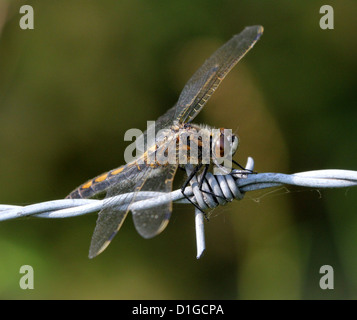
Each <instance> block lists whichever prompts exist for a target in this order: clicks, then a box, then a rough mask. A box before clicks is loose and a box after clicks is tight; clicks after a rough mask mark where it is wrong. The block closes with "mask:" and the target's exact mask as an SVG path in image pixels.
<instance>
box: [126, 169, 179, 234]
mask: <svg viewBox="0 0 357 320" xmlns="http://www.w3.org/2000/svg"><path fill="white" fill-rule="evenodd" d="M176 170H177V165H167V166H164V167H159V168H157V169H154V171H155V172H153V173H154V174H155V176H154V177H153V178H151V177H150V176H148V178H147V179H146V181H145V183H144V185H143V187H142V188H141V191H160V192H167V193H168V192H171V191H172V182H173V179H174V176H175V173H176ZM171 211H172V202H168V203H165V204H163V205H160V206H157V207H155V208H151V209H146V210H136V211H133V212H132V214H133V220H134V225H135V228H136V230H137V231H138V232H139V234H140V235H141V236H142V237H144V238H146V239H148V238H152V237H154V236H156V235H158V234H159V233H160V232H162V231H163V230H164V229H165V228H166V226H167V224H168V222H169V219H170V216H171Z"/></svg>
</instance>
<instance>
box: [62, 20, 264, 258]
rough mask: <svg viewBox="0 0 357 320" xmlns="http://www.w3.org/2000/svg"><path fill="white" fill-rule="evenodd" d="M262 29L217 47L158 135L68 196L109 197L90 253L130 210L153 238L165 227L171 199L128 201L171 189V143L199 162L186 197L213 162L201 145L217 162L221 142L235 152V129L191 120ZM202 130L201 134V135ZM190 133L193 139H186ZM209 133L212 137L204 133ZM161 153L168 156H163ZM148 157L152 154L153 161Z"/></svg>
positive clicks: (102, 247)
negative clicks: (143, 205) (149, 203)
mask: <svg viewBox="0 0 357 320" xmlns="http://www.w3.org/2000/svg"><path fill="white" fill-rule="evenodd" d="M262 34H263V27H262V26H250V27H246V28H245V29H244V30H243V31H242V32H241V33H239V34H237V35H235V36H233V37H232V38H231V39H230V40H229V41H228V42H226V43H225V44H224V45H223V46H222V47H220V48H219V49H217V50H216V51H215V52H214V53H213V54H212V55H211V56H210V58H208V59H207V60H206V61H205V62H204V64H203V65H202V66H201V67H200V68H199V69H198V70H197V71H196V72H195V73H194V74H193V76H192V77H191V78H190V79H189V81H188V82H187V83H186V85H185V86H184V88H183V90H182V92H181V94H180V96H179V98H178V101H177V103H176V104H175V105H174V106H173V107H172V108H171V109H169V110H168V111H167V112H166V113H165V114H164V115H162V116H161V117H159V118H158V119H157V121H156V122H155V133H156V134H157V135H156V136H155V140H154V141H153V142H152V143H151V144H149V143H147V146H146V149H145V150H144V152H142V153H141V155H140V156H139V157H137V158H136V159H134V160H132V161H131V162H129V163H127V164H125V165H123V166H121V167H119V168H116V169H113V170H111V171H108V172H106V173H103V174H101V175H99V176H97V177H95V178H93V179H91V180H89V181H87V182H86V183H84V184H82V185H81V186H79V187H78V188H76V189H75V190H74V191H72V192H71V193H70V194H69V195H68V196H67V198H69V199H78V198H94V197H98V196H100V195H103V194H104V195H105V200H107V203H106V205H105V206H104V207H103V208H102V210H101V211H100V212H99V214H98V218H97V221H96V226H95V229H94V232H93V236H92V240H91V244H90V249H89V257H90V258H93V257H95V256H97V255H98V254H100V253H101V252H103V251H104V250H105V249H106V248H107V246H108V245H109V244H110V242H111V241H112V240H113V238H114V236H115V235H116V234H117V232H118V231H119V229H120V228H121V226H122V224H123V222H124V220H125V218H126V216H127V215H128V212H129V211H132V217H133V221H134V225H135V228H136V230H137V232H138V233H139V234H140V235H141V236H142V237H144V238H152V237H154V236H156V235H158V234H159V233H161V232H162V231H163V230H164V229H165V228H166V226H167V224H168V222H169V219H170V216H171V212H172V202H168V203H165V204H162V205H159V206H157V207H155V208H150V209H140V210H130V204H131V203H133V202H134V201H135V197H136V195H137V194H139V192H141V191H156V192H165V193H169V192H171V191H172V185H173V180H174V177H175V174H176V171H177V169H178V168H179V167H183V166H184V165H182V164H181V163H180V161H179V160H180V159H179V157H177V156H176V155H175V156H174V158H173V161H167V157H164V156H163V155H165V156H167V150H168V148H169V147H171V146H173V149H174V150H175V151H179V149H180V148H185V149H186V150H188V156H187V157H186V160H194V161H192V162H194V163H196V165H195V167H194V168H195V169H194V170H193V171H192V172H191V174H190V175H189V176H188V177H187V180H186V182H185V183H184V184H183V186H182V188H181V191H182V193H183V195H184V196H185V197H186V198H188V199H189V197H187V196H186V194H185V189H186V187H187V186H188V184H189V182H190V180H191V179H192V177H193V176H194V175H195V174H197V172H199V171H200V170H202V168H204V169H203V170H204V172H207V170H208V167H209V163H208V164H207V163H205V164H203V161H202V158H203V154H202V150H203V147H205V150H206V149H208V150H209V152H208V157H209V160H210V162H211V163H213V164H217V165H219V164H218V162H217V158H218V157H220V156H223V155H222V150H223V146H224V147H226V146H228V150H229V153H230V155H234V154H235V152H236V150H237V148H238V137H237V136H236V135H234V134H232V133H228V134H227V133H226V131H225V130H224V129H219V134H218V137H217V138H216V139H213V138H212V133H211V132H212V131H211V130H210V128H209V127H208V126H202V125H196V124H193V123H192V120H193V119H194V118H195V117H196V116H197V115H198V113H199V112H200V111H201V110H202V108H203V107H204V106H205V105H206V103H207V101H208V100H209V98H210V97H211V96H212V94H213V93H214V92H215V91H216V89H217V88H218V86H219V85H220V83H221V82H222V80H223V79H224V78H225V76H226V75H227V74H228V73H229V71H230V70H231V69H232V68H233V67H234V66H235V65H236V64H237V63H238V61H239V60H240V59H242V58H243V56H244V55H245V54H246V53H247V52H248V51H249V50H250V49H251V48H252V47H253V46H254V45H255V43H256V42H257V41H258V40H259V38H260V37H261V35H262ZM148 131H149V130H148ZM199 132H200V135H198V133H199ZM202 132H203V134H202ZM184 137H185V139H184ZM187 137H189V139H186V138H187ZM192 137H193V138H192ZM202 137H203V138H202ZM205 137H207V138H208V139H204V138H205ZM146 138H147V132H145V133H144V134H143V139H144V140H145V139H146ZM145 141H146V140H145ZM182 141H184V142H182ZM194 146H195V147H196V148H197V149H196V150H198V152H196V153H195V155H190V150H191V149H193V147H194ZM224 152H226V151H224ZM160 155H161V156H162V158H163V159H166V160H162V161H159V160H158V159H159V158H160ZM149 159H154V160H153V161H149ZM129 194H131V198H130V201H124V200H123V201H122V202H123V203H126V204H125V205H124V206H123V205H121V203H117V202H115V201H112V200H111V199H113V197H114V196H117V195H128V196H129ZM190 201H191V200H190ZM191 202H192V201H191ZM192 203H193V202H192ZM193 204H194V203H193ZM194 205H195V206H197V205H196V204H194Z"/></svg>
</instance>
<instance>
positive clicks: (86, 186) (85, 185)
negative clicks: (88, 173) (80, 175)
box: [81, 180, 92, 189]
mask: <svg viewBox="0 0 357 320" xmlns="http://www.w3.org/2000/svg"><path fill="white" fill-rule="evenodd" d="M91 185H92V180H90V181H88V182H86V183H85V184H83V185H82V186H81V188H82V189H88V188H90V187H91Z"/></svg>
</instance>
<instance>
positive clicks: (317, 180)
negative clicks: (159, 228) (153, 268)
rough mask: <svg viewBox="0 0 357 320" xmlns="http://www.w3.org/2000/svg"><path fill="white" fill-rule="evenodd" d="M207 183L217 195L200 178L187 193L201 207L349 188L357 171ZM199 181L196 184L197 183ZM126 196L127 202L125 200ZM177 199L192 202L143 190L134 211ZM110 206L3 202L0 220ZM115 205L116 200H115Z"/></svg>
mask: <svg viewBox="0 0 357 320" xmlns="http://www.w3.org/2000/svg"><path fill="white" fill-rule="evenodd" d="M246 167H247V169H250V170H252V168H253V167H254V161H253V159H252V158H248V162H247V166H246ZM206 178H207V182H208V183H204V184H203V190H206V191H208V190H212V192H213V193H214V194H216V195H223V197H222V198H221V197H213V196H211V195H209V194H207V193H202V192H201V191H199V190H198V186H197V182H198V181H197V180H196V181H195V180H194V179H193V181H192V185H191V187H190V186H188V187H187V188H186V190H185V194H186V195H188V196H189V197H191V198H190V199H191V200H192V201H194V202H195V203H197V204H198V205H199V206H200V207H202V208H204V209H206V208H213V207H215V206H218V205H223V204H225V203H226V202H230V201H232V200H233V199H242V198H243V196H244V193H245V192H248V191H253V190H259V189H264V188H271V187H276V186H281V185H296V186H303V187H309V188H345V187H353V186H357V171H352V170H316V171H307V172H300V173H295V174H283V173H258V174H247V173H244V172H242V170H233V171H232V172H231V174H229V175H225V176H223V175H222V176H214V175H212V174H210V173H208V174H207V175H206ZM195 183H196V184H195ZM132 196H133V193H129V194H124V195H118V196H115V197H113V198H114V201H115V202H114V204H115V203H117V204H119V205H122V206H123V208H124V207H126V205H127V202H129V201H130V200H131V198H132ZM123 199H125V200H124V201H125V203H123ZM169 201H173V202H176V203H190V202H189V201H188V200H187V199H185V197H184V196H183V195H182V192H181V190H175V191H173V192H171V193H162V192H149V191H142V192H139V194H138V195H137V196H136V198H135V202H134V203H133V204H131V209H132V210H134V209H135V210H139V209H144V208H145V209H149V208H153V207H157V206H159V205H161V204H163V203H167V202H169ZM105 205H106V201H104V200H92V199H62V200H54V201H46V202H41V203H36V204H32V205H28V206H13V205H0V221H3V220H9V219H15V218H20V217H27V216H35V217H39V218H68V217H75V216H80V215H84V214H88V213H91V212H96V211H100V210H101V209H103V208H104V207H105ZM111 205H113V202H111Z"/></svg>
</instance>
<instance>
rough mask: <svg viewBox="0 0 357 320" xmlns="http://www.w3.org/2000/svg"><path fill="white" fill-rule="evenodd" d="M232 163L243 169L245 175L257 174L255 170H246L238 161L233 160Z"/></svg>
mask: <svg viewBox="0 0 357 320" xmlns="http://www.w3.org/2000/svg"><path fill="white" fill-rule="evenodd" d="M232 163H234V164H235V165H236V166H238V167H239V168H241V169H242V170H243V171H244V172H245V173H257V172H255V171H253V170H250V169H246V168H244V167H243V166H242V165H240V164H239V163H238V162H237V161H235V160H232Z"/></svg>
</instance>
